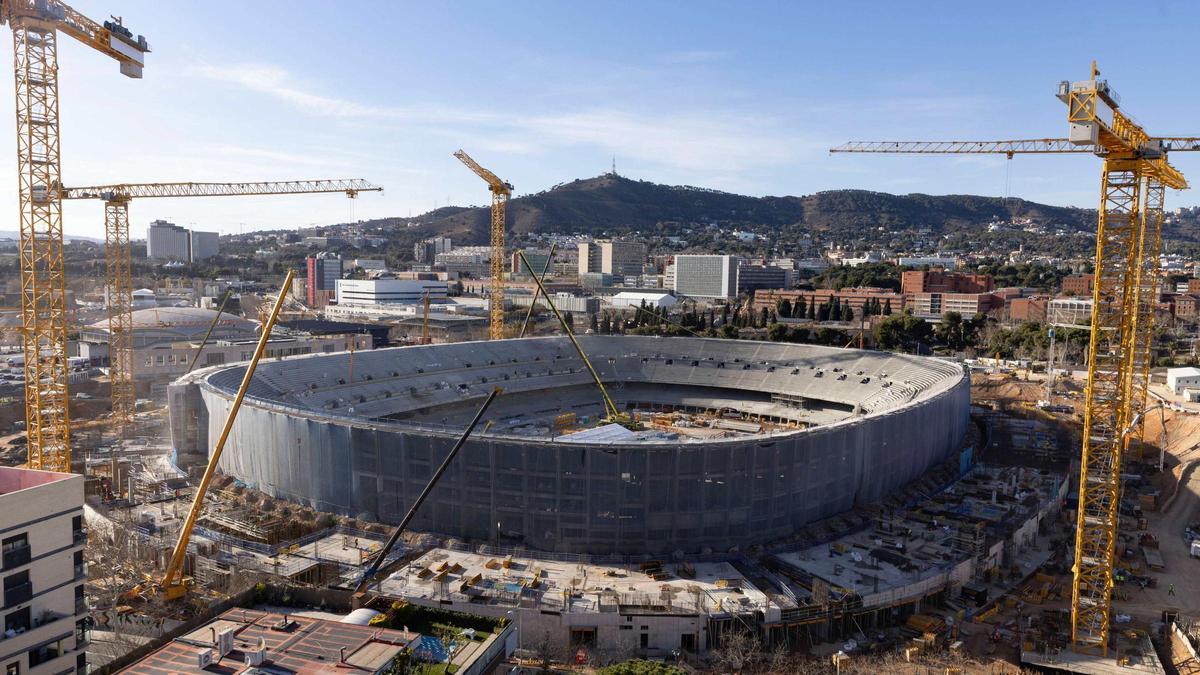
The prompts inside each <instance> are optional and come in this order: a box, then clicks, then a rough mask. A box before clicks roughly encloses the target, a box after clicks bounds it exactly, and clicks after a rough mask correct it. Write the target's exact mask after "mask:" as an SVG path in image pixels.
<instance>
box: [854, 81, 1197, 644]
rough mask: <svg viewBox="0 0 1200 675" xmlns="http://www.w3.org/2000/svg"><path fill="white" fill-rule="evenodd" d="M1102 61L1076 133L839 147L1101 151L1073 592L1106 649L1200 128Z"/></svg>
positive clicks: (1077, 98)
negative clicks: (1124, 474) (1122, 532)
mask: <svg viewBox="0 0 1200 675" xmlns="http://www.w3.org/2000/svg"><path fill="white" fill-rule="evenodd" d="M1099 75H1100V71H1099V70H1098V69H1097V68H1096V64H1095V62H1092V71H1091V77H1090V78H1089V79H1086V80H1081V81H1077V82H1069V81H1064V82H1062V83H1060V84H1059V87H1058V92H1057V97H1058V98H1059V100H1060V101H1062V102H1063V103H1065V104H1066V105H1067V122H1068V123H1069V132H1070V133H1069V135H1068V137H1067V138H1052V139H1040V140H1038V139H1033V140H1018V141H951V142H938V141H932V142H930V141H913V142H908V141H905V142H893V141H883V142H852V143H847V144H845V145H843V146H840V147H837V148H833V149H832V150H831V152H872V153H900V154H1002V155H1005V156H1007V157H1008V158H1009V159H1011V158H1012V157H1013V156H1014V155H1017V154H1028V153H1032V154H1047V153H1083V152H1090V153H1093V154H1095V155H1096V156H1098V157H1100V158H1101V159H1102V160H1103V171H1102V174H1101V197H1100V209H1099V220H1098V223H1097V228H1096V266H1095V276H1096V281H1095V284H1094V288H1093V295H1092V302H1093V308H1094V310H1093V312H1092V320H1091V343H1090V345H1089V349H1088V379H1087V388H1086V390H1085V403H1084V420H1083V425H1084V428H1083V434H1082V437H1083V448H1082V462H1081V468H1080V483H1081V485H1082V487H1081V489H1080V500H1079V502H1080V504H1079V509H1078V523H1077V528H1076V541H1075V564H1074V575H1075V577H1074V584H1073V589H1072V600H1071V644H1072V646H1073V648H1074V649H1075V650H1077V651H1082V652H1092V653H1098V654H1101V655H1106V654H1107V651H1108V632H1109V626H1110V623H1111V615H1112V597H1111V596H1112V584H1113V580H1112V579H1113V560H1114V555H1115V546H1116V539H1117V533H1118V529H1119V501H1120V488H1121V468H1122V460H1123V457H1124V452H1125V449H1126V446H1127V443H1128V441H1129V438H1130V437H1131V436H1133V435H1137V436H1139V437H1140V436H1141V434H1142V433H1143V430H1144V429H1143V427H1142V426H1141V420H1140V416H1139V415H1138V414H1137V413H1138V412H1139V411H1144V410H1145V409H1146V404H1147V388H1148V383H1149V368H1150V361H1151V354H1152V351H1151V340H1152V338H1153V330H1152V329H1153V320H1154V305H1155V302H1154V300H1155V298H1154V295H1155V292H1156V290H1155V289H1156V288H1157V285H1158V277H1159V269H1158V254H1159V251H1160V249H1161V247H1162V223H1163V199H1164V193H1165V191H1166V188H1172V189H1185V188H1186V187H1187V186H1188V184H1187V181H1186V180H1185V179H1184V177H1183V174H1182V173H1180V172H1179V171H1178V170H1177V169H1176V168H1175V167H1174V166H1172V165H1171V164H1170V163H1169V162H1168V161H1167V156H1168V153H1170V152H1179V151H1195V150H1200V138H1196V137H1170V138H1168V137H1154V136H1151V135H1150V134H1149V133H1148V132H1146V130H1145V129H1143V128H1142V127H1141V126H1140V125H1139V124H1138V123H1137V122H1135V121H1134V120H1133V119H1132V118H1131V117H1129V116H1128V115H1127V114H1126V113H1125V112H1124V111H1122V110H1121V104H1120V99H1119V97H1118V96H1117V95H1116V93H1115V92H1114V91H1113V90H1112V88H1111V86H1110V85H1109V84H1108V82H1107V81H1106V80H1101V79H1099Z"/></svg>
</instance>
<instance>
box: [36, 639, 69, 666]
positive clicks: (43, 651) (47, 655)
mask: <svg viewBox="0 0 1200 675" xmlns="http://www.w3.org/2000/svg"><path fill="white" fill-rule="evenodd" d="M62 654H63V647H62V640H59V641H57V642H51V643H50V644H48V645H42V646H41V647H35V648H33V649H30V650H29V667H30V668H33V667H35V666H40V665H41V664H43V663H45V662H47V661H50V660H52V659H57V658H58V657H59V656H62Z"/></svg>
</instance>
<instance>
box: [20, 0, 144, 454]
mask: <svg viewBox="0 0 1200 675" xmlns="http://www.w3.org/2000/svg"><path fill="white" fill-rule="evenodd" d="M0 23H5V24H8V26H9V27H10V28H11V29H12V33H13V65H14V68H13V70H14V74H15V84H16V87H15V91H16V121H17V142H16V147H17V204H18V214H19V215H18V220H17V224H18V228H19V230H20V249H19V251H20V252H19V259H20V265H21V341H22V348H23V351H24V354H25V424H26V437H27V439H28V448H29V455H28V457H29V460H28V464H29V466H30V467H31V468H34V469H45V470H49V471H70V470H71V424H70V410H69V401H70V396H69V394H68V387H67V371H68V363H69V362H68V358H67V312H68V307H67V302H66V276H65V272H64V265H63V232H62V203H61V200H60V199H59V197H58V195H57V194H56V193H55V191H54V189H53V188H54V186H56V185H59V184H60V181H59V178H60V176H61V175H62V161H61V157H60V154H59V149H60V146H59V98H58V35H59V33H60V32H61V33H63V34H66V35H67V36H69V37H71V38H73V39H75V40H78V41H79V42H81V43H83V44H85V45H87V46H89V47H91V48H92V49H94V50H96V51H98V52H100V53H102V54H105V55H106V56H109V57H111V58H113V59H115V60H116V61H117V63H118V64H119V65H120V69H121V73H122V74H124V75H126V76H127V77H132V78H140V77H141V76H142V67H143V65H144V62H145V54H146V52H149V51H150V47H149V45H147V44H146V39H145V38H144V37H142V36H140V35H139V36H137V37H136V38H134V36H133V34H132V33H131V32H129V30H128V29H126V28H125V27H124V26H122V25H121V22H120V21H112V22H106V23H104V24H100V23H97V22H95V21H93V20H91V19H89V18H88V17H86V16H84V15H82V14H80V13H79V12H77V11H75V10H74V9H73V8H71V7H70V6H69V5H66V4H64V3H62V2H58V1H57V0H0Z"/></svg>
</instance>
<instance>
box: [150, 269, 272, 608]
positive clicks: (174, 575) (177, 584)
mask: <svg viewBox="0 0 1200 675" xmlns="http://www.w3.org/2000/svg"><path fill="white" fill-rule="evenodd" d="M294 275H295V272H293V271H291V270H288V273H287V276H286V277H285V278H284V280H283V286H282V287H281V288H280V289H279V296H278V297H276V298H275V305H274V306H273V307H272V308H271V315H270V317H269V318H268V319H267V324H266V326H264V329H263V331H262V333H261V334H260V335H259V336H258V345H257V346H256V347H255V348H254V355H253V356H252V357H251V358H250V363H249V364H247V365H246V373H245V374H244V375H243V376H242V384H241V386H240V387H238V393H237V396H236V397H235V398H234V399H233V406H232V407H230V409H229V414H228V415H227V416H226V417H225V426H224V427H222V429H221V435H220V436H219V437H218V438H217V443H216V445H214V446H213V449H212V452H211V453H210V454H209V456H208V466H206V467H205V468H204V476H203V477H202V478H201V479H200V484H199V485H198V486H196V494H195V495H194V496H193V497H192V508H191V509H189V510H188V515H187V518H186V519H185V520H184V521H183V526H182V527H181V528H180V529H179V539H178V540H177V541H176V542H175V549H174V551H172V553H171V561H170V562H169V563H168V564H167V569H166V571H164V572H163V576H162V579H161V580H160V581H159V582H158V583H157V584H154V586H155V589H154V590H155V591H156V592H157V593H158V594H159V595H161V596H162V598H163V599H164V600H179V599H180V598H183V597H184V596H185V595H187V590H188V587H189V585H190V584H189V581H188V580H187V579H185V578H184V576H183V565H184V560H185V559H186V557H187V548H188V542H189V541H190V540H191V538H192V530H193V529H194V528H195V526H196V520H197V519H198V518H199V517H200V511H201V510H202V509H203V508H204V496H205V494H207V492H208V485H209V483H211V482H212V479H213V476H214V475H215V474H216V473H217V463H218V462H220V461H221V453H222V452H224V451H225V441H227V440H228V439H229V432H230V431H232V430H233V423H234V421H235V420H236V419H237V414H238V411H239V410H241V408H242V400H243V399H244V398H245V397H246V391H247V390H249V389H250V381H251V380H252V379H254V371H255V369H256V368H258V362H259V360H260V359H262V355H263V353H264V352H266V350H267V341H268V340H270V338H271V329H272V328H273V327H274V326H275V320H276V319H277V318H279V310H280V308H282V307H283V300H284V297H285V296H286V295H287V291H288V289H289V288H291V286H292V277H293V276H294ZM145 590H146V589H144V588H142V587H140V586H139V587H137V588H135V589H134V590H133V591H132V594H133V595H142V594H144V593H145Z"/></svg>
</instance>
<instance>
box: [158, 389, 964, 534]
mask: <svg viewBox="0 0 1200 675" xmlns="http://www.w3.org/2000/svg"><path fill="white" fill-rule="evenodd" d="M943 368H944V366H943ZM225 379H231V378H225ZM196 382H199V383H200V384H199V386H198V391H199V395H200V396H201V397H202V400H203V406H202V407H203V409H205V410H207V412H208V415H207V417H208V420H207V424H208V428H207V430H204V431H203V432H202V433H203V436H202V437H198V436H194V435H190V433H188V432H185V431H183V430H184V429H185V427H187V426H189V425H191V426H192V427H193V431H197V432H200V430H197V429H195V426H194V425H195V424H196V422H198V421H199V418H198V417H197V418H193V419H192V420H189V417H188V415H189V414H190V413H188V412H187V411H186V410H185V406H183V405H182V402H183V401H184V400H185V399H189V398H191V397H192V396H193V395H194V394H192V393H188V392H187V391H186V390H187V389H188V388H193V391H195V390H196V388H197V385H196V384H195V383H196ZM173 389H175V390H176V391H173V392H172V394H171V411H172V434H173V439H174V440H175V442H176V449H177V451H178V452H181V453H183V452H195V451H196V450H198V449H199V447H206V446H207V443H208V439H215V438H216V437H217V436H218V434H219V432H220V426H221V424H222V423H223V421H224V419H225V416H226V414H227V410H228V408H229V405H230V403H231V399H232V395H231V392H230V391H229V390H228V389H227V388H225V387H218V386H215V385H213V384H212V382H211V381H210V378H208V377H207V376H204V377H198V378H195V379H193V380H192V381H191V383H184V384H177V385H176V386H175V387H173ZM969 402H970V391H969V381H968V379H967V378H966V376H965V375H963V376H961V377H959V378H958V379H957V380H956V381H955V380H953V379H952V380H951V384H949V385H947V386H946V387H944V388H943V389H942V390H941V391H939V392H937V393H934V394H932V395H928V396H925V397H923V398H920V399H917V400H915V401H913V402H910V403H908V404H906V405H904V406H902V407H898V408H896V409H894V410H890V411H884V412H880V413H875V414H871V415H867V416H863V417H857V418H853V419H850V420H847V421H843V422H840V423H836V424H832V425H828V426H820V427H814V428H810V429H807V430H804V431H798V432H794V433H790V434H783V435H777V436H768V437H743V438H739V439H724V440H720V441H713V442H706V443H680V444H668V443H658V444H640V445H615V444H614V445H589V444H582V443H572V444H556V443H553V442H549V441H540V440H535V439H521V438H512V437H508V438H501V437H496V436H487V437H477V438H474V439H472V440H470V441H468V443H467V445H466V446H465V447H464V449H463V451H462V453H461V454H460V455H459V457H458V459H457V460H456V462H455V463H454V465H453V466H451V468H450V469H449V471H448V472H447V473H446V475H445V477H444V478H443V480H442V482H441V484H440V485H439V486H438V488H437V489H436V490H435V491H434V493H433V494H432V496H431V497H430V499H429V501H428V502H426V504H425V505H424V507H423V508H422V510H421V512H420V513H418V514H417V516H416V519H415V520H414V522H413V525H412V527H413V528H414V529H418V530H427V531H434V532H440V533H446V534H450V535H453V536H458V537H463V538H469V539H476V540H483V541H498V542H500V543H507V544H514V543H519V544H521V545H525V546H530V547H534V548H540V549H545V550H554V551H562V552H576V553H598V554H605V553H625V554H637V553H654V554H669V553H672V552H674V551H677V550H682V551H685V552H696V551H702V550H704V549H712V550H717V551H724V550H727V549H730V548H732V547H744V546H747V545H750V544H753V543H758V542H763V541H767V540H771V539H776V538H781V537H786V536H788V535H791V534H793V533H794V532H796V531H797V530H798V529H800V528H802V527H803V526H804V525H806V524H808V523H811V522H813V521H816V520H819V519H822V518H826V517H828V516H831V515H834V514H837V513H840V512H842V511H846V510H848V509H850V508H852V507H854V506H857V505H860V504H865V503H869V502H873V501H877V500H879V499H881V498H883V497H884V496H886V495H887V494H888V493H889V492H891V491H893V490H895V489H897V488H899V487H901V486H903V485H904V484H906V483H908V482H910V481H912V480H913V479H915V478H917V477H918V476H920V475H921V474H922V473H924V472H925V471H926V470H927V469H929V468H930V467H931V466H933V465H934V464H936V463H938V462H940V461H942V460H944V459H945V458H946V457H948V456H950V454H951V453H953V452H955V451H956V450H957V449H958V446H959V444H960V443H961V441H962V438H963V436H964V434H965V432H966V428H967V424H968V417H967V415H968V408H969ZM177 403H178V405H177ZM177 415H179V416H181V417H180V419H179V423H178V424H177V423H176V416H177ZM177 426H178V427H179V428H180V429H181V431H180V433H178V434H177V433H176V432H175V429H176V427H177ZM454 438H455V436H454V435H453V434H448V433H439V432H436V431H429V430H421V429H415V428H413V427H411V426H406V425H404V424H403V423H385V422H378V421H367V420H361V421H356V420H353V419H351V418H348V417H338V416H333V415H321V414H318V413H313V412H310V411H309V412H302V411H300V410H298V409H296V408H295V407H292V406H288V405H284V404H273V403H268V402H266V401H264V400H262V399H255V400H248V401H247V403H246V404H245V405H243V407H242V410H241V412H240V414H239V416H238V420H237V423H236V424H235V426H234V430H233V434H232V436H231V438H230V440H229V442H228V443H227V447H226V449H225V454H224V456H223V457H222V460H221V464H220V466H221V469H222V470H223V471H225V472H226V473H229V474H231V475H234V476H237V477H238V478H240V479H242V480H244V481H246V482H247V483H249V484H250V485H252V486H253V487H256V488H258V489H260V490H263V491H264V492H267V493H269V494H271V495H273V496H275V497H280V498H285V499H290V500H293V501H297V502H301V503H304V504H308V505H311V506H313V507H314V508H318V509H321V510H326V511H333V512H337V513H343V514H347V515H355V516H365V517H368V518H372V519H378V520H382V521H384V522H389V523H394V522H397V521H399V519H400V518H401V517H402V516H403V514H404V512H405V511H406V510H407V508H408V506H409V505H410V504H411V503H412V501H413V500H414V499H415V498H416V496H417V494H418V493H419V492H420V491H421V489H422V488H423V487H424V485H425V483H426V481H427V480H428V478H429V476H430V475H431V474H432V472H433V470H434V469H435V468H436V467H437V465H438V464H439V463H440V462H441V460H442V459H443V457H444V456H445V453H446V452H447V451H448V450H449V449H450V446H451V445H452V444H453V441H454Z"/></svg>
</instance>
